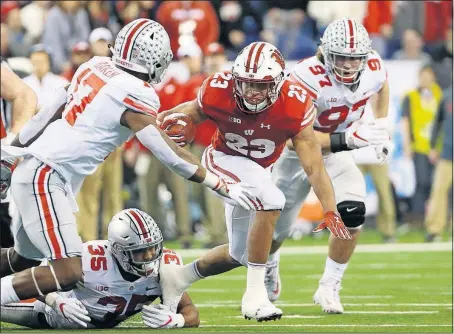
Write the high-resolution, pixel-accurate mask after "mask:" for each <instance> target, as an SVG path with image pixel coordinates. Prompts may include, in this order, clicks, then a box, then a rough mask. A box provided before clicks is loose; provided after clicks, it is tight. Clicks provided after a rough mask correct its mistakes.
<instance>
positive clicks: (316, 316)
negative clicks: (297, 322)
mask: <svg viewBox="0 0 454 334" xmlns="http://www.w3.org/2000/svg"><path fill="white" fill-rule="evenodd" d="M284 317H285V318H286V319H319V318H324V317H325V316H324V315H299V314H290V315H284ZM226 318H234V319H244V317H243V316H241V315H230V316H228V317H226Z"/></svg>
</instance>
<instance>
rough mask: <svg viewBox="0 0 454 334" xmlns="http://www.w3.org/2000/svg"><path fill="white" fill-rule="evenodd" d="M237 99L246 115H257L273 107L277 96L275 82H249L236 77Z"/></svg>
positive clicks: (235, 91)
mask: <svg viewBox="0 0 454 334" xmlns="http://www.w3.org/2000/svg"><path fill="white" fill-rule="evenodd" d="M234 80H235V88H234V93H235V98H236V100H237V102H239V103H240V104H242V105H243V107H244V110H243V112H245V113H250V114H256V113H259V112H261V111H263V110H264V109H266V108H267V107H270V106H271V105H272V102H271V101H272V100H273V98H272V97H273V96H275V95H276V91H275V87H276V85H275V84H274V80H248V79H243V78H237V77H235V79H234Z"/></svg>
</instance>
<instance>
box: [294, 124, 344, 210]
mask: <svg viewBox="0 0 454 334" xmlns="http://www.w3.org/2000/svg"><path fill="white" fill-rule="evenodd" d="M292 141H293V145H294V147H295V151H296V154H297V155H298V158H299V159H300V161H301V165H302V166H303V168H304V171H305V172H306V174H307V177H308V179H309V182H310V183H311V185H312V187H313V188H314V192H315V194H316V195H317V197H318V199H319V200H320V202H321V204H322V206H323V210H324V211H325V212H327V211H336V210H337V208H336V199H335V197H334V189H333V185H332V183H331V179H330V177H329V175H328V173H327V172H326V169H325V164H324V163H323V158H322V147H321V145H320V143H319V142H318V141H317V138H316V136H315V134H314V130H313V129H312V127H311V126H308V127H306V128H305V129H304V130H303V131H301V132H300V134H298V135H297V136H296V137H294V138H293V140H292Z"/></svg>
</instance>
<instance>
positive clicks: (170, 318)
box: [159, 315, 172, 328]
mask: <svg viewBox="0 0 454 334" xmlns="http://www.w3.org/2000/svg"><path fill="white" fill-rule="evenodd" d="M171 321H172V317H171V316H170V315H169V320H167V322H166V323H165V324H164V325H161V326H159V328H161V327H164V326H167V325H168V324H170V322H171Z"/></svg>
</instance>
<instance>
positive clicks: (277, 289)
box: [273, 281, 280, 294]
mask: <svg viewBox="0 0 454 334" xmlns="http://www.w3.org/2000/svg"><path fill="white" fill-rule="evenodd" d="M279 288H280V286H279V281H278V282H277V286H276V290H274V291H273V293H275V294H278V293H279Z"/></svg>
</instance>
